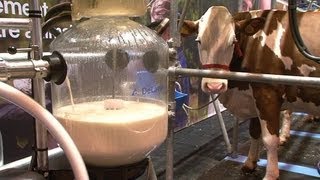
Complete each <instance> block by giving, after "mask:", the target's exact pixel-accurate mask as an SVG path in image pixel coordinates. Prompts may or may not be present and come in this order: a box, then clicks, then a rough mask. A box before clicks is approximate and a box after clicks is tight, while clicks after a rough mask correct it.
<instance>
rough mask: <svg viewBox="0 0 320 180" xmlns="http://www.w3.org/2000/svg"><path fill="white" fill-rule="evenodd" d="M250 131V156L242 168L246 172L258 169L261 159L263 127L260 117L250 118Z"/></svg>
mask: <svg viewBox="0 0 320 180" xmlns="http://www.w3.org/2000/svg"><path fill="white" fill-rule="evenodd" d="M249 133H250V138H251V139H250V141H251V144H250V149H249V153H248V158H247V160H246V162H245V163H244V165H243V166H242V168H241V170H242V171H243V172H244V173H252V172H253V171H254V170H255V169H256V167H257V162H258V160H259V154H260V145H261V127H260V122H259V118H251V119H250V125H249Z"/></svg>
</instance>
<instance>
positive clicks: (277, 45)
mask: <svg viewBox="0 0 320 180" xmlns="http://www.w3.org/2000/svg"><path fill="white" fill-rule="evenodd" d="M285 31H286V30H285V28H284V27H283V25H282V24H281V22H280V21H277V30H276V31H275V38H274V46H273V52H274V54H275V55H276V56H277V57H278V58H279V59H281V61H282V63H283V65H284V68H285V69H286V70H291V67H292V64H293V61H292V59H291V58H290V57H286V56H282V53H281V39H282V37H283V34H284V33H285Z"/></svg>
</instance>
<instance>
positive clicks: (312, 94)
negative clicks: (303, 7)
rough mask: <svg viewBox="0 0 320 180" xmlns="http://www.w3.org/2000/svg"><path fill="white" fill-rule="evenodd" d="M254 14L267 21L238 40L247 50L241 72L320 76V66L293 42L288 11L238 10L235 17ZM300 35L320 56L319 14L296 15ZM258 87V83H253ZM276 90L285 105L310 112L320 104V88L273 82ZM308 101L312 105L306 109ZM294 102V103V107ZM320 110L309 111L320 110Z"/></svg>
mask: <svg viewBox="0 0 320 180" xmlns="http://www.w3.org/2000/svg"><path fill="white" fill-rule="evenodd" d="M252 17H264V18H265V20H266V22H265V26H264V28H263V30H261V31H259V32H258V33H256V34H255V35H254V36H252V37H249V36H244V35H242V36H241V37H240V39H239V42H240V43H241V44H240V46H241V49H242V51H243V52H244V57H243V59H242V67H241V70H242V71H247V72H252V73H266V74H282V75H293V76H313V77H320V65H319V64H318V63H316V62H314V61H312V60H309V59H307V58H305V57H304V56H303V55H302V54H301V53H300V52H299V50H298V49H297V48H296V45H295V43H294V41H293V38H292V35H291V30H290V28H289V20H288V14H287V12H286V11H280V10H277V11H274V10H271V11H270V10H268V11H253V12H245V13H239V14H237V15H235V16H234V19H235V20H236V21H240V20H244V19H246V18H252ZM297 19H298V24H299V30H300V33H301V36H302V38H303V40H304V42H305V44H306V46H307V47H308V49H309V50H310V52H311V53H312V54H314V55H318V56H320V42H319V40H318V38H317V37H318V33H319V30H320V13H318V12H306V13H298V15H297ZM252 84H254V85H256V86H259V84H257V83H251V85H252ZM270 87H272V88H273V89H276V90H277V91H278V93H279V96H280V97H282V98H283V100H284V108H291V107H293V106H294V107H295V108H294V109H292V110H293V111H308V110H310V109H314V107H316V106H318V105H320V96H319V95H320V88H310V87H300V86H285V85H270ZM304 103H307V104H309V105H310V107H308V108H305V107H306V106H305V105H303V104H304ZM292 105H293V106H292ZM319 110H320V109H317V110H312V111H310V112H312V113H317V112H319Z"/></svg>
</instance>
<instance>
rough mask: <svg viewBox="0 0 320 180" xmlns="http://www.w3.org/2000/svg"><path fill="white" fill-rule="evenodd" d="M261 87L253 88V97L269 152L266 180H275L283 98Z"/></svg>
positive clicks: (272, 90) (273, 90)
mask: <svg viewBox="0 0 320 180" xmlns="http://www.w3.org/2000/svg"><path fill="white" fill-rule="evenodd" d="M261 87H262V88H261ZM261 87H256V88H253V95H254V98H255V100H256V108H257V111H258V114H259V118H260V125H261V133H262V142H263V144H264V146H265V148H266V151H267V161H268V164H267V169H266V174H265V176H264V180H275V179H277V178H278V177H279V168H278V147H279V124H280V123H279V114H280V107H281V104H282V98H281V93H279V92H278V91H277V90H276V89H274V88H271V87H268V86H263V85H262V86H261Z"/></svg>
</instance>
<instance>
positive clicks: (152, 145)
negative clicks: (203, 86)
mask: <svg viewBox="0 0 320 180" xmlns="http://www.w3.org/2000/svg"><path fill="white" fill-rule="evenodd" d="M187 3H188V1H187V2H186V4H187ZM171 5H172V6H171V11H172V13H171V16H170V19H173V21H171V24H170V27H173V28H171V32H170V34H171V37H172V39H171V40H170V41H169V42H168V44H169V46H168V44H167V42H165V41H164V40H163V39H162V38H160V37H159V36H158V35H157V34H156V33H155V32H154V31H152V30H150V29H149V28H147V27H145V26H143V25H141V24H139V23H136V22H134V21H132V20H130V19H129V17H131V16H141V15H143V14H144V13H145V10H146V6H147V4H146V1H144V0H128V1H117V0H108V1H103V0H100V1H99V0H98V1H97V0H91V1H87V0H78V1H73V4H72V15H71V17H72V27H71V28H70V29H69V30H67V31H66V32H64V33H61V34H60V35H59V33H57V35H58V36H57V37H56V39H55V40H54V41H53V42H52V43H51V45H50V51H51V53H50V54H49V55H46V56H43V55H42V54H43V52H42V40H41V38H42V36H41V35H42V31H41V25H40V18H41V12H40V10H39V4H38V1H36V0H33V1H30V10H29V14H30V15H29V18H27V19H22V18H11V19H5V18H0V27H1V28H8V27H11V28H12V27H16V28H26V29H30V30H31V31H32V43H31V45H30V47H28V48H11V49H10V50H11V52H12V53H15V52H27V53H28V54H29V57H28V58H25V59H21V58H17V59H14V58H13V59H14V60H6V59H0V75H1V80H2V81H7V80H9V79H16V78H32V79H33V88H34V100H36V101H37V102H38V103H35V102H34V101H33V100H28V101H24V100H25V99H27V97H26V96H23V95H22V94H21V92H19V91H17V90H14V88H12V87H10V86H8V85H5V84H3V83H1V84H0V95H1V96H2V97H3V98H5V99H7V100H9V101H11V102H13V103H16V104H17V105H19V106H20V107H22V108H23V109H25V110H26V111H27V112H29V113H30V114H32V115H33V116H34V117H35V118H36V119H37V120H38V121H36V122H37V124H36V144H35V145H36V148H35V150H36V151H37V153H36V156H35V159H36V162H37V163H36V164H37V167H36V168H34V169H32V170H33V171H36V172H38V173H39V174H41V176H39V174H38V173H35V174H33V176H32V178H34V179H36V178H38V179H41V178H44V177H45V178H49V179H72V178H74V177H76V178H77V179H88V174H87V172H89V176H90V178H91V179H135V178H137V177H140V176H142V175H143V174H147V178H148V179H156V175H155V172H154V169H153V165H152V161H151V159H150V157H149V155H150V153H151V152H152V151H153V150H154V149H156V148H157V147H158V146H159V145H160V144H161V143H163V142H164V141H165V139H167V147H166V149H167V164H166V179H169V180H170V179H173V145H172V144H173V123H172V122H173V120H174V118H175V116H174V112H175V97H174V92H175V82H176V80H177V77H178V76H194V77H212V78H225V79H230V80H240V81H252V82H272V83H281V84H292V83H294V84H296V85H305V86H306V85H307V86H319V85H320V81H319V79H318V78H312V77H302V78H301V79H298V78H296V77H291V76H280V75H261V74H252V73H242V72H225V71H223V72H222V71H213V70H197V69H187V68H180V67H177V66H176V65H175V64H176V63H175V62H174V60H176V59H177V58H176V53H175V52H176V48H177V47H179V45H180V44H179V43H180V40H179V33H178V32H179V31H178V29H179V28H180V27H181V24H179V25H178V24H177V21H175V20H176V19H177V13H176V12H177V2H176V1H172V4H171ZM186 6H187V5H186ZM185 9H187V8H185ZM184 14H185V12H184ZM67 16H69V15H68V14H67V15H66V16H65V14H64V15H61V14H60V18H65V17H67ZM183 17H184V15H183V16H181V19H183ZM180 22H181V21H180ZM169 47H170V48H169ZM169 52H170V53H169ZM170 55H171V58H170V59H171V61H169V56H170ZM43 79H45V80H46V81H51V82H52V109H53V111H52V114H50V113H49V112H47V111H46V110H44V109H43V108H42V107H40V106H39V104H40V105H42V106H44V80H43ZM306 82H308V83H306ZM6 88H8V90H7V91H4V89H6ZM8 91H9V92H8ZM31 105H32V106H31ZM43 114H44V115H43ZM52 115H53V116H52ZM54 117H55V118H57V119H58V120H59V122H60V123H61V124H59V123H58V121H57V120H56V119H55V118H54ZM168 119H169V121H168ZM39 122H42V123H44V125H45V126H44V125H43V124H41V123H39ZM61 125H63V127H64V128H65V130H66V131H67V132H68V134H69V135H70V137H71V138H72V140H73V141H74V144H75V145H74V144H73V142H72V140H71V138H70V137H69V135H68V134H67V133H66V131H65V130H64V129H63V128H62V126H61ZM47 128H48V130H49V132H51V133H52V134H53V135H54V137H55V138H56V140H57V142H58V144H59V146H60V147H62V149H63V150H64V153H63V152H62V151H61V149H60V150H57V151H56V152H57V153H56V154H55V156H54V158H52V157H51V156H50V155H49V156H48V148H47V146H46V143H47V142H46V139H47V136H46V132H47ZM75 147H77V148H75ZM58 149H59V148H58ZM78 150H79V152H80V154H81V156H80V154H79V153H77V152H78ZM49 154H50V151H49ZM61 154H65V155H66V156H67V158H68V159H69V164H67V165H66V166H58V167H55V168H54V169H50V168H49V165H48V161H50V162H53V161H55V160H56V159H55V158H56V155H58V156H60V155H61ZM61 156H62V155H61ZM82 158H83V160H84V163H85V164H84V163H83V161H82ZM26 164H28V163H26ZM53 164H54V163H53ZM69 165H71V168H70V166H69ZM15 167H23V166H22V165H17V166H15ZM3 169H5V170H2V171H1V173H4V174H5V173H6V172H8V169H9V168H8V169H6V168H3ZM72 171H73V172H72ZM11 172H12V171H11ZM26 172H27V173H26ZM28 172H30V171H23V172H20V171H19V175H20V177H21V176H24V175H26V174H28ZM146 172H147V173H146ZM13 174H17V173H13ZM9 175H10V176H11V175H12V173H11V174H10V173H9V174H8V176H9Z"/></svg>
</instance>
